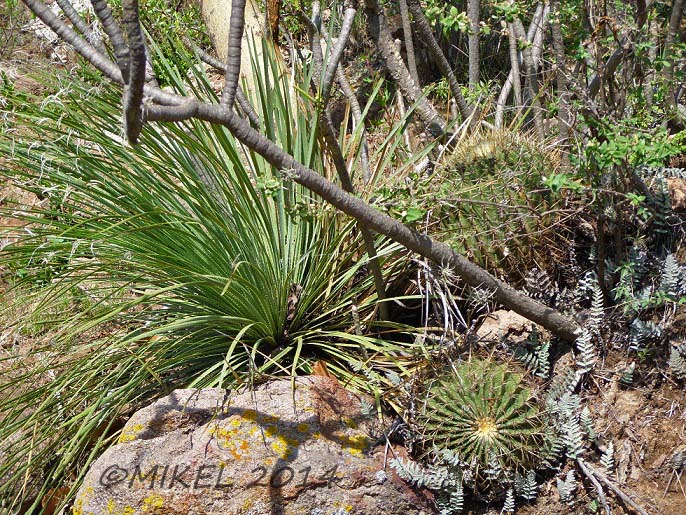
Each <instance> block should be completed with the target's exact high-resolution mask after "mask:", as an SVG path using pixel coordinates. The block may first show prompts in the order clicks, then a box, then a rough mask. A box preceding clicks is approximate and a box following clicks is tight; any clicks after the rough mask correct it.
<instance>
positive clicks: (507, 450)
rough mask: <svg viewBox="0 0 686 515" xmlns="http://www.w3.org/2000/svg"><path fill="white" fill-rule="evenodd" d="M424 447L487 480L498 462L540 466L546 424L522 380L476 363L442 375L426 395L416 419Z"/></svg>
mask: <svg viewBox="0 0 686 515" xmlns="http://www.w3.org/2000/svg"><path fill="white" fill-rule="evenodd" d="M417 423H418V425H419V426H420V427H421V428H423V431H424V433H423V440H424V445H425V447H427V448H429V449H431V448H432V447H437V448H438V449H448V450H450V451H452V452H454V453H456V454H457V455H458V456H459V457H460V459H461V460H462V461H463V462H465V463H469V464H473V467H474V473H475V475H476V476H483V474H484V472H485V470H486V469H487V468H488V467H489V464H492V462H495V464H496V465H497V466H499V467H500V468H501V469H503V470H505V471H510V472H515V471H522V470H525V469H528V468H530V467H531V465H532V464H533V463H534V462H535V461H536V458H537V456H538V454H539V451H540V446H541V443H542V435H543V432H544V430H545V424H544V421H543V418H542V416H541V413H540V412H539V409H538V407H537V406H536V404H535V402H534V401H533V399H532V393H531V391H530V390H529V389H528V388H527V387H526V386H525V384H524V383H523V376H522V374H520V373H517V372H514V371H512V370H510V369H509V368H508V366H507V365H506V364H497V363H494V362H493V361H490V360H488V359H478V358H472V359H470V360H469V361H465V362H462V363H459V364H457V365H455V367H454V369H453V370H449V371H447V372H443V373H442V374H441V375H440V376H439V377H438V378H436V380H435V381H433V382H432V383H431V384H430V386H429V388H428V389H427V392H426V402H425V406H424V409H423V411H422V413H420V415H419V416H418V420H417Z"/></svg>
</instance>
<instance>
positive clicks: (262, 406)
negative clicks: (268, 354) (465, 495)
mask: <svg viewBox="0 0 686 515" xmlns="http://www.w3.org/2000/svg"><path fill="white" fill-rule="evenodd" d="M294 388H295V389H294ZM374 423H375V421H374V418H373V417H372V418H368V417H365V416H364V415H363V414H362V411H361V402H360V399H359V398H357V397H355V396H354V395H352V394H351V393H349V392H347V391H346V390H344V389H343V388H342V387H341V386H340V385H339V384H338V383H337V381H335V380H332V379H329V378H326V377H317V376H310V377H304V378H298V379H297V380H296V381H295V383H292V382H291V381H290V380H281V381H275V382H272V383H270V384H267V385H263V386H260V387H259V388H257V389H256V390H255V391H246V392H244V393H237V392H234V391H229V390H221V389H205V390H176V391H174V392H172V393H171V394H170V395H168V396H167V397H164V398H162V399H160V400H158V401H157V402H155V403H154V404H152V405H151V406H148V407H146V408H144V409H142V410H140V411H138V412H137V413H135V414H134V415H133V416H132V417H131V419H130V420H129V421H128V422H127V424H126V426H125V427H124V429H123V431H122V433H121V436H120V438H119V443H118V444H116V445H114V446H113V447H111V448H110V449H108V450H107V451H106V452H105V453H104V454H103V455H102V456H101V457H100V458H99V459H98V460H97V461H96V462H95V463H94V464H93V465H92V467H91V469H90V470H89V471H88V473H87V475H86V477H85V479H84V483H83V485H82V486H81V488H80V490H79V492H78V494H77V497H76V500H75V504H74V514H76V515H85V514H105V513H125V514H127V515H134V514H139V513H140V514H143V513H146V514H151V513H157V514H165V515H167V514H169V515H172V514H184V515H185V514H189V515H193V514H198V515H200V514H220V513H221V514H222V515H228V514H245V515H248V514H250V515H261V514H265V515H267V514H269V515H272V514H306V515H316V514H320V515H325V514H326V515H333V514H347V513H363V514H372V513H374V514H375V513H383V514H389V515H392V514H403V515H407V514H428V513H433V511H432V508H431V503H430V499H429V497H428V496H427V495H423V494H421V493H415V492H414V491H413V490H412V489H411V488H409V487H408V485H407V484H406V483H404V482H403V481H402V480H401V479H400V478H399V477H398V476H397V475H395V473H394V472H393V471H392V470H391V469H390V467H386V469H385V470H384V465H383V459H384V446H383V445H381V446H378V447H374V448H371V449H370V446H371V444H372V442H373V439H374V437H375V435H374ZM401 451H402V449H399V450H396V453H401V455H402V452H401Z"/></svg>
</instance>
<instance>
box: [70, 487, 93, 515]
mask: <svg viewBox="0 0 686 515" xmlns="http://www.w3.org/2000/svg"><path fill="white" fill-rule="evenodd" d="M91 495H93V487H92V486H87V487H86V489H85V490H84V492H83V494H81V495H79V496H78V498H77V499H76V501H74V506H73V507H72V510H71V512H72V515H83V503H85V502H87V501H88V498H89V497H90V496H91Z"/></svg>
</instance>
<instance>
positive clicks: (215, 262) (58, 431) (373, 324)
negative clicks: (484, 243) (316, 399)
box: [0, 53, 414, 508]
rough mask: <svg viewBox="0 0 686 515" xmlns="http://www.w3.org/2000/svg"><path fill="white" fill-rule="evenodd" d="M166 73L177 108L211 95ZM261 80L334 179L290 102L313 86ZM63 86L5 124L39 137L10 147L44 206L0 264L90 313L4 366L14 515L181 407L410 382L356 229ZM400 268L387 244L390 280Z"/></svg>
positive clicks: (211, 149)
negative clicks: (132, 431)
mask: <svg viewBox="0 0 686 515" xmlns="http://www.w3.org/2000/svg"><path fill="white" fill-rule="evenodd" d="M159 57H160V59H159V60H158V61H159V62H161V63H162V64H163V65H164V66H166V74H167V77H169V78H170V80H172V81H173V84H174V87H175V88H177V90H179V91H188V90H189V89H195V90H196V93H202V94H204V95H213V94H214V93H213V91H212V89H211V87H210V85H209V82H208V80H207V78H206V77H205V75H204V74H203V72H202V70H201V69H200V67H199V66H198V65H197V63H195V62H193V61H192V60H191V61H190V62H185V63H183V64H184V65H183V66H181V67H177V66H176V65H175V63H174V62H171V61H169V60H166V59H164V58H162V56H159ZM187 58H188V59H190V57H187ZM256 66H257V67H259V68H260V69H261V73H260V74H256V76H257V77H259V78H260V79H261V81H259V86H258V87H259V89H258V91H257V93H256V98H255V99H254V102H255V103H254V105H255V106H256V109H257V110H258V112H259V114H260V120H262V123H263V124H265V127H264V131H265V132H266V133H268V134H269V137H270V138H272V140H273V141H275V142H277V143H278V144H279V145H280V146H281V147H282V148H284V149H286V151H288V152H290V153H292V154H293V155H294V156H295V157H296V159H298V161H300V162H303V163H305V164H307V166H309V167H311V168H313V169H316V170H319V171H320V172H321V173H324V169H323V168H324V162H323V156H322V152H321V150H320V147H319V144H318V141H317V139H316V137H315V134H314V133H315V132H316V131H312V130H311V127H312V126H316V123H314V122H313V119H314V117H315V113H314V112H313V111H312V110H310V109H308V108H307V106H308V105H309V103H301V102H299V100H298V98H297V96H296V95H293V94H292V92H294V91H297V90H298V88H300V89H303V90H304V89H306V87H305V85H306V84H307V81H308V78H309V77H308V74H307V72H306V71H304V72H303V74H302V75H301V74H297V75H294V76H290V77H289V76H288V75H285V74H281V73H280V70H279V68H278V65H277V64H276V63H274V61H273V56H272V54H269V53H265V54H264V60H263V61H261V62H257V63H256ZM179 68H180V69H181V70H182V72H179ZM185 70H191V71H192V73H193V74H194V76H193V77H192V80H191V81H189V80H188V78H187V77H186V74H185ZM64 85H65V87H64V89H62V90H61V91H60V92H59V94H58V95H56V96H53V97H51V98H49V99H45V100H44V101H43V102H42V103H41V102H40V99H33V100H34V101H33V102H31V103H27V104H24V105H21V107H20V108H18V110H17V111H16V112H14V113H13V114H12V116H13V123H14V128H17V127H24V128H30V129H23V131H19V132H18V131H17V130H11V131H5V132H4V133H3V134H2V136H0V149H1V152H2V153H3V155H6V156H9V158H10V160H11V169H10V170H8V173H10V172H11V174H12V176H13V179H14V182H15V184H21V185H22V186H23V187H24V188H25V189H27V190H30V191H33V192H35V193H36V194H38V195H40V196H42V197H43V198H47V199H48V200H49V202H47V203H45V205H42V206H37V207H36V208H33V209H28V208H27V209H24V210H22V211H21V212H20V213H19V214H18V216H19V217H20V218H21V219H22V220H23V221H24V222H27V223H30V224H31V225H30V229H27V230H20V231H19V233H18V234H17V236H19V239H18V240H17V241H16V242H15V243H12V244H10V245H8V246H6V247H5V248H4V249H3V254H2V263H0V264H12V263H17V262H20V263H22V270H24V272H25V273H24V276H23V277H22V278H20V279H17V281H16V284H17V287H19V286H22V285H35V284H36V282H37V281H36V278H43V277H44V276H45V274H44V265H45V263H46V262H47V263H52V262H55V259H56V257H58V258H59V263H60V266H59V267H56V268H55V269H54V271H53V275H51V277H49V278H47V279H46V280H44V281H43V282H42V283H41V285H42V286H43V288H41V289H40V291H38V290H37V291H36V295H40V302H39V303H38V306H37V308H36V309H37V310H41V309H49V307H50V306H51V305H54V303H55V301H56V300H57V299H60V298H61V297H63V296H64V295H65V294H67V293H68V292H71V291H73V290H74V289H77V290H79V291H81V292H82V293H83V294H84V295H86V296H87V297H88V300H89V302H88V303H84V305H85V306H86V308H85V309H83V310H78V311H77V312H76V313H65V316H64V317H61V318H59V319H57V320H55V332H54V333H53V335H52V336H53V337H52V340H51V341H49V342H45V344H44V345H37V346H36V348H33V349H31V350H30V352H29V355H27V356H23V357H22V360H21V361H19V359H18V356H16V355H8V356H7V357H3V358H2V360H1V361H0V366H2V367H3V368H9V369H11V371H12V373H11V374H7V375H3V376H2V379H1V380H0V419H2V422H3V423H2V427H1V428H0V449H1V451H0V453H2V454H4V455H3V456H2V459H0V478H2V481H0V483H1V484H0V499H2V502H3V503H5V502H8V503H9V504H8V505H5V506H2V508H5V507H6V506H14V505H18V504H21V503H22V502H23V501H25V500H26V499H27V498H29V497H31V498H34V499H36V501H35V502H34V507H35V506H37V503H38V499H40V497H41V496H42V495H44V494H45V493H46V492H47V491H48V489H49V488H54V487H57V486H61V484H62V482H63V481H65V480H66V478H67V477H68V476H69V475H70V474H71V473H72V471H75V470H79V471H81V472H80V473H84V472H85V470H86V469H87V467H86V466H87V464H88V463H89V462H90V461H92V460H93V459H94V458H95V457H96V456H97V454H98V453H99V451H101V450H102V449H103V447H104V446H105V445H106V443H107V442H108V441H109V440H108V439H109V438H110V437H114V436H116V435H112V434H111V433H112V431H114V429H113V428H114V425H115V423H116V419H117V418H118V417H125V416H126V415H127V414H129V413H130V412H131V410H134V409H136V408H137V407H138V406H140V405H142V404H145V403H147V402H149V401H150V400H151V399H152V398H154V397H156V396H159V395H164V394H165V392H168V391H169V390H171V389H174V388H178V387H210V386H216V387H227V386H228V387H230V386H231V385H234V384H240V383H249V382H253V381H261V380H264V379H265V378H267V377H270V376H274V375H281V376H291V375H297V374H299V373H310V372H311V370H312V365H313V364H314V362H315V361H317V360H319V359H324V360H326V362H327V366H328V369H329V370H330V371H331V372H332V373H334V374H335V375H337V376H338V377H342V378H345V380H346V382H347V383H348V384H349V385H350V386H352V387H353V388H364V387H365V386H364V385H365V379H364V375H362V374H358V373H355V372H354V371H353V370H351V369H350V363H353V362H363V363H364V367H366V368H371V367H374V366H375V364H379V365H381V364H383V366H382V369H383V370H385V371H391V370H393V369H396V370H399V371H400V370H401V369H402V362H403V361H404V360H405V359H406V358H410V356H411V355H412V354H413V352H414V351H413V349H414V345H413V344H403V343H400V342H398V341H396V338H394V337H393V335H397V334H399V333H401V332H402V331H404V328H403V327H401V326H398V325H397V324H390V323H388V322H378V321H377V320H376V315H375V314H376V310H377V308H378V305H377V297H376V293H375V290H374V288H373V286H372V282H371V281H372V279H371V277H370V276H369V274H367V273H365V268H366V265H367V259H366V258H365V257H364V256H362V257H361V256H360V253H359V249H360V247H361V241H360V239H359V236H358V235H357V234H356V231H355V229H354V226H353V224H352V223H350V222H349V221H347V220H344V219H342V218H341V217H339V216H338V215H336V214H335V213H334V212H333V210H331V209H324V208H323V205H322V203H321V202H320V200H319V199H318V198H316V197H314V196H312V195H310V194H308V193H307V192H306V191H305V190H304V189H303V188H302V187H300V186H298V185H296V184H294V183H293V182H291V181H290V180H289V178H288V176H287V175H284V174H282V173H281V170H276V169H274V168H272V167H271V166H270V165H269V164H268V163H267V162H266V161H265V160H264V159H263V158H262V157H260V156H259V155H258V154H256V153H254V152H251V151H249V150H247V149H245V148H244V147H242V146H241V145H240V144H238V143H237V142H236V140H235V139H234V138H233V137H232V136H231V135H230V133H229V131H228V130H226V129H225V128H224V127H221V126H216V125H209V124H206V123H203V122H199V121H189V122H186V123H183V124H180V123H175V124H160V125H155V126H154V127H150V128H149V129H145V130H144V131H143V133H142V134H141V138H140V143H139V145H137V146H136V147H135V148H127V147H126V146H125V145H123V144H122V140H121V138H120V134H119V131H118V130H117V129H115V127H119V125H120V116H121V114H120V105H119V103H120V98H119V95H118V92H117V91H116V89H115V88H114V87H110V86H103V87H99V88H93V87H92V85H91V84H89V83H87V82H79V81H78V80H74V78H73V77H71V78H70V80H69V81H65V82H64ZM3 214H4V213H3ZM397 250H398V247H397V246H396V245H394V244H390V243H388V241H387V240H384V239H381V238H378V239H377V251H378V254H379V255H380V257H381V259H382V262H383V261H385V264H387V265H392V264H393V263H394V262H395V260H397V259H400V257H399V256H400V255H401V254H400V253H398V252H396V251H397ZM353 312H356V313H357V314H358V316H359V318H358V319H357V321H358V323H355V321H354V320H353ZM96 330H98V331H97V332H96V334H98V333H99V334H98V336H97V337H95V338H93V337H92V335H93V332H94V331H96ZM410 359H414V358H410ZM20 365H21V366H20ZM108 428H109V429H108ZM27 456H30V457H31V459H29V460H27V459H26V457H27ZM76 486H78V478H77V481H76ZM34 495H35V497H33V496H34Z"/></svg>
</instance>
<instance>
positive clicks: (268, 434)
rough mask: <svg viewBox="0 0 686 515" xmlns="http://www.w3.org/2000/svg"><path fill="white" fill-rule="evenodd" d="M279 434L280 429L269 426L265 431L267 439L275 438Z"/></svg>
mask: <svg viewBox="0 0 686 515" xmlns="http://www.w3.org/2000/svg"><path fill="white" fill-rule="evenodd" d="M278 432H279V428H278V427H277V426H267V427H266V428H265V430H264V436H266V437H267V438H269V437H271V436H274V435H275V434H277V433H278Z"/></svg>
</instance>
